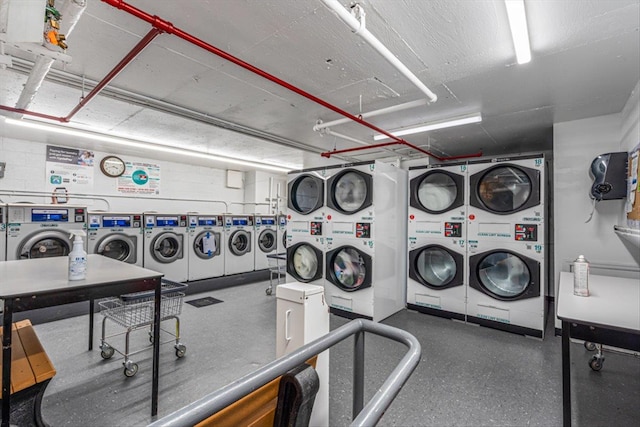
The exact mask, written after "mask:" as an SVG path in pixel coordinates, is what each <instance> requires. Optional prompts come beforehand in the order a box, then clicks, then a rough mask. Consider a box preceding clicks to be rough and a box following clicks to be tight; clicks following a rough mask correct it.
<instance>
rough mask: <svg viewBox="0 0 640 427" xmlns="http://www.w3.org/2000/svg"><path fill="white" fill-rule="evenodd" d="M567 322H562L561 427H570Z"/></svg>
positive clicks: (569, 373) (569, 370)
mask: <svg viewBox="0 0 640 427" xmlns="http://www.w3.org/2000/svg"><path fill="white" fill-rule="evenodd" d="M569 327H570V325H569V322H565V321H563V322H562V425H563V426H564V427H571V357H570V352H569V344H570V341H569Z"/></svg>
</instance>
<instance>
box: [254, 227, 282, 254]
mask: <svg viewBox="0 0 640 427" xmlns="http://www.w3.org/2000/svg"><path fill="white" fill-rule="evenodd" d="M277 242H278V236H277V235H276V231H275V230H272V229H266V230H263V231H262V232H261V233H260V236H258V247H259V248H260V250H261V251H262V252H265V253H269V252H272V251H274V250H275V249H276V245H277Z"/></svg>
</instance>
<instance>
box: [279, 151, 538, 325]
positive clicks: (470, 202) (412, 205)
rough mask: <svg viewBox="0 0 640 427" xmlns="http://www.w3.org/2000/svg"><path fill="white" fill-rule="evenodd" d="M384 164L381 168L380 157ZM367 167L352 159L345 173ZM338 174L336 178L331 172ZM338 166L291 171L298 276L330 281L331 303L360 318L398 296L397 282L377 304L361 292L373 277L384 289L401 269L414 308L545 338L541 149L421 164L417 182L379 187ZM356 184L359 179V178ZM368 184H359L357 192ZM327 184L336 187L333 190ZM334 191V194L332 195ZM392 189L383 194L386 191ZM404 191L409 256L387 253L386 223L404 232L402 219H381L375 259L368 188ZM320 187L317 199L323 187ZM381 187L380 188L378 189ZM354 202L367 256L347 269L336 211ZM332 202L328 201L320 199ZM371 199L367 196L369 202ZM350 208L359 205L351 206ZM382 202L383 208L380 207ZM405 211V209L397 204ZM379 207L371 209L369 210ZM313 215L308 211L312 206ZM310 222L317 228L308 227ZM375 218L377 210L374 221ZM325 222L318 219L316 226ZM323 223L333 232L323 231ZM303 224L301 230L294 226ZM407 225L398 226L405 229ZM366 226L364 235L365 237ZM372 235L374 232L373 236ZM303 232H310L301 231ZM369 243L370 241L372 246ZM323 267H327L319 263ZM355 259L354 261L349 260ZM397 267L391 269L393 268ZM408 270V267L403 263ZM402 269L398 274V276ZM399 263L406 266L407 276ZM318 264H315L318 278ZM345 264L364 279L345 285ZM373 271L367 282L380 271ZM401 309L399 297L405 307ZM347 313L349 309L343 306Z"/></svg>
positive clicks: (292, 254) (402, 247) (411, 175)
mask: <svg viewBox="0 0 640 427" xmlns="http://www.w3.org/2000/svg"><path fill="white" fill-rule="evenodd" d="M374 165H375V168H378V163H377V162H376V163H375V164H374ZM358 167H362V166H358V165H344V166H343V167H342V168H340V171H341V173H342V174H345V173H347V171H349V170H351V169H354V168H358ZM327 176H329V178H327ZM333 176H335V173H332V172H331V170H323V169H314V170H305V171H298V172H295V173H292V174H291V175H290V178H289V215H290V216H291V218H290V221H292V222H291V231H290V239H291V242H290V243H289V247H288V257H289V263H288V270H289V274H290V275H291V276H292V277H293V278H294V279H296V280H300V281H311V282H315V283H317V284H323V285H324V286H325V290H326V291H325V292H326V293H327V294H328V295H329V304H330V306H331V307H333V308H335V309H337V310H342V311H347V312H350V313H351V314H352V315H354V316H364V317H372V318H374V320H378V319H376V318H377V317H379V316H376V315H375V306H376V304H384V303H388V301H389V299H393V298H395V296H394V297H391V298H390V295H395V294H393V293H392V292H390V291H389V290H388V289H386V290H384V292H380V293H376V292H375V291H374V293H373V295H374V301H373V304H370V303H369V297H367V296H365V295H363V297H360V296H359V294H360V293H361V292H362V291H361V289H362V288H364V286H365V284H366V285H367V286H368V287H369V288H371V287H373V288H374V289H375V288H376V287H377V286H378V279H377V278H379V277H389V276H393V277H395V278H396V280H398V281H397V282H396V283H395V286H396V288H403V291H404V292H406V293H405V294H404V298H405V299H404V303H405V304H406V306H407V307H408V308H410V309H414V310H417V311H420V312H423V313H428V314H433V315H438V316H442V317H447V318H452V319H458V320H462V321H467V322H470V323H474V324H480V325H484V326H489V327H493V328H497V329H503V330H508V331H511V332H516V333H521V334H524V335H530V336H536V337H542V336H543V333H544V326H545V319H546V303H545V272H546V267H545V230H544V228H545V203H544V197H545V162H544V158H543V157H542V156H541V155H534V156H526V157H525V156H523V157H517V158H497V159H491V160H477V161H469V162H460V163H448V164H442V165H428V166H417V167H411V168H409V171H408V179H407V181H404V182H403V181H402V180H399V179H396V186H395V187H394V188H391V189H390V188H384V187H378V186H377V185H376V184H375V182H376V181H375V179H374V180H372V181H366V180H363V181H361V182H359V183H358V184H357V185H356V183H355V182H352V183H351V184H349V185H348V186H346V187H349V188H351V189H350V190H348V191H347V190H344V188H343V189H340V188H339V187H336V181H335V180H332V179H331V177H333ZM354 181H355V180H354ZM358 186H361V187H362V188H360V189H359V190H353V188H356V187H358ZM325 187H326V188H325ZM323 191H324V192H325V194H324V196H321V195H322V192H323ZM380 192H383V193H384V194H383V195H382V196H381V197H380V198H378V199H376V194H377V193H380ZM393 192H395V193H404V194H406V197H407V199H408V200H407V202H405V205H404V206H405V207H406V210H405V211H404V212H405V213H404V215H403V216H399V215H401V214H399V215H396V219H397V220H398V221H401V222H403V223H405V224H406V226H407V228H406V231H405V234H403V235H402V239H401V240H402V242H401V243H398V246H397V247H396V249H395V250H396V251H397V252H404V253H405V254H406V257H407V258H406V259H407V263H406V264H403V263H402V262H401V260H400V258H399V254H397V253H394V250H393V249H391V250H389V251H387V252H385V253H381V254H378V253H377V249H378V246H389V245H395V244H396V243H397V240H394V239H393V238H392V237H391V236H390V235H389V233H388V232H387V233H385V232H384V228H387V227H390V226H391V228H392V229H393V230H398V227H397V224H396V225H391V224H389V222H388V219H387V220H384V221H382V222H380V221H378V219H379V218H378V217H377V216H376V217H375V226H373V227H374V228H375V230H376V233H377V234H378V233H383V234H384V235H383V237H382V238H380V239H377V240H376V241H375V245H374V246H375V247H376V251H375V255H374V254H368V255H371V256H370V257H366V256H364V255H363V254H367V253H366V251H364V250H362V246H363V245H361V244H359V243H360V240H361V239H362V240H364V241H366V240H367V239H366V238H364V237H362V236H363V235H368V234H370V233H371V231H370V230H369V231H367V232H364V230H363V229H362V227H360V228H358V227H359V225H361V224H362V223H366V221H364V220H363V218H362V217H359V216H360V215H362V212H363V210H362V209H360V208H359V207H358V206H357V205H358V203H357V202H359V201H364V198H363V197H362V195H363V194H367V195H368V197H372V198H373V200H374V201H377V200H382V198H383V197H386V198H387V199H389V198H391V195H390V194H389V193H393ZM314 193H315V194H316V195H315V196H313V194H314ZM372 193H373V194H372ZM345 194H351V195H352V196H353V195H356V194H357V195H360V196H359V197H351V198H349V197H350V196H345V197H346V199H349V200H351V201H353V202H354V203H353V204H352V205H349V204H348V203H345V204H344V205H343V207H344V208H345V209H343V211H342V212H340V213H339V215H340V218H342V219H345V218H353V219H352V221H353V224H354V227H355V230H356V231H355V232H356V236H355V238H354V239H353V240H352V242H353V243H352V246H353V247H355V248H358V249H359V250H360V251H362V253H358V254H356V253H352V254H351V255H353V256H351V257H350V258H351V260H350V264H351V265H352V266H357V268H353V267H352V268H351V269H348V268H344V267H343V265H342V263H343V262H344V259H343V258H346V257H341V258H337V257H336V256H335V249H333V246H335V245H332V239H333V240H335V238H336V237H335V236H336V232H338V233H342V231H341V228H340V227H339V228H338V230H336V229H335V224H334V226H332V222H333V221H332V217H333V216H335V213H334V210H333V208H332V207H331V205H332V204H333V205H335V200H339V199H340V196H341V195H345ZM320 199H323V200H324V203H320V202H318V200H320ZM365 204H366V203H365ZM348 208H351V210H349V209H348ZM377 208H378V206H376V209H374V211H376V212H377ZM395 209H396V210H397V211H398V212H402V208H401V207H400V206H398V207H396V208H395ZM369 211H370V210H367V209H365V210H364V212H366V213H368V212H369ZM305 212H306V213H305ZM307 222H308V223H309V224H310V225H311V226H310V227H309V226H306V228H305V224H306V223H307ZM370 222H371V223H372V224H373V216H371V221H370ZM314 224H315V226H313V225H314ZM320 224H323V226H324V228H325V229H322V230H321V229H320ZM294 227H295V231H294ZM396 232H397V231H396ZM358 233H360V236H361V237H358ZM363 233H364V234H363ZM296 234H300V237H297V238H296ZM365 246H366V245H365ZM316 264H317V265H319V266H320V268H318V269H317V270H314V269H309V266H314V265H316ZM345 265H346V264H345ZM386 269H388V271H385V270H386ZM403 269H404V270H403ZM394 270H395V271H396V273H394ZM397 270H403V271H405V272H406V273H405V274H406V276H405V278H404V280H399V279H398V277H397V276H398V275H397ZM310 271H315V274H314V275H310V273H309V272H310ZM345 271H349V272H359V276H358V277H359V278H360V279H359V280H353V279H351V281H352V282H353V283H356V284H358V283H360V286H353V287H345V286H341V284H340V283H339V282H340V281H339V280H336V279H337V278H342V277H345V276H344V275H345ZM372 271H373V272H374V273H377V274H373V275H372V276H371V277H369V278H368V279H367V275H368V274H369V273H370V272H372ZM336 289H339V290H340V292H341V294H340V295H339V296H340V297H341V298H348V299H351V300H352V301H356V300H360V301H362V300H367V303H366V304H365V306H366V307H367V308H369V307H374V308H373V313H374V315H373V316H372V315H371V310H369V311H366V310H364V309H363V308H362V304H355V303H354V304H352V305H351V306H348V305H345V304H341V299H339V298H338V299H332V296H333V294H334V293H336ZM395 306H396V307H397V304H395ZM338 314H340V313H339V312H338Z"/></svg>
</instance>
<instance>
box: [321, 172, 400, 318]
mask: <svg viewBox="0 0 640 427" xmlns="http://www.w3.org/2000/svg"><path fill="white" fill-rule="evenodd" d="M326 177H327V180H326V206H325V224H326V226H325V228H326V233H327V234H326V235H327V238H326V254H325V277H326V279H325V297H326V299H327V301H328V303H329V306H330V310H331V312H333V313H334V314H338V315H341V316H344V317H348V318H355V317H364V318H369V319H372V320H374V321H380V320H383V319H385V318H387V317H389V316H390V315H392V314H394V313H396V312H398V311H400V310H401V309H402V308H404V306H405V301H406V294H405V292H406V287H405V286H404V283H406V269H405V267H406V251H405V250H404V242H405V240H404V239H405V237H404V236H406V232H407V222H406V212H407V210H406V209H407V195H406V192H405V191H403V190H404V189H405V188H406V186H407V171H406V170H402V169H400V168H397V167H395V166H392V165H390V164H386V163H383V162H379V161H375V162H361V163H353V164H346V165H340V166H333V167H327V168H326Z"/></svg>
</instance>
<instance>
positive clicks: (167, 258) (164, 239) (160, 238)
mask: <svg viewBox="0 0 640 427" xmlns="http://www.w3.org/2000/svg"><path fill="white" fill-rule="evenodd" d="M183 240H184V236H182V235H178V234H176V233H171V232H165V233H160V234H158V235H157V236H156V237H155V238H154V239H153V241H152V242H151V255H152V256H153V258H154V259H155V260H156V261H158V262H161V263H163V264H168V263H171V262H174V261H175V260H177V259H181V258H182V256H183V249H182V248H183Z"/></svg>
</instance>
